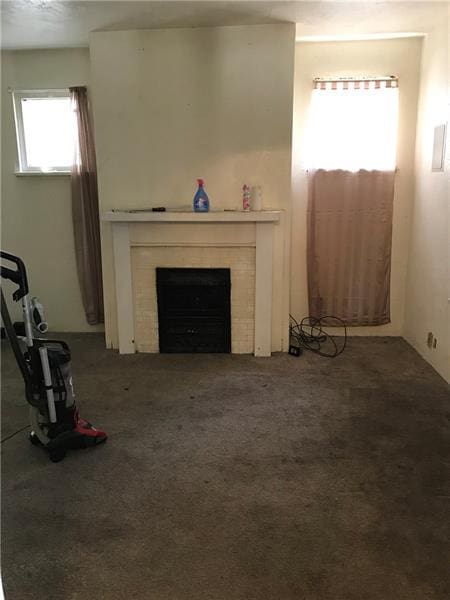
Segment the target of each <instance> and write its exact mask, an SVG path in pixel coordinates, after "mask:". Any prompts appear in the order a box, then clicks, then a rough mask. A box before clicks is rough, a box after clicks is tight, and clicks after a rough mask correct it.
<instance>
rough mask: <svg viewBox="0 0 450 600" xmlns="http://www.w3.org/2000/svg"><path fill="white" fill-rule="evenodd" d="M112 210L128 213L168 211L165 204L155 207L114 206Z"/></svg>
mask: <svg viewBox="0 0 450 600" xmlns="http://www.w3.org/2000/svg"><path fill="white" fill-rule="evenodd" d="M112 212H126V213H145V212H166V208H165V206H154V207H153V208H128V209H127V208H113V209H112Z"/></svg>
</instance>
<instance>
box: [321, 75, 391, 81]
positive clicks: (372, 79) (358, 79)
mask: <svg viewBox="0 0 450 600" xmlns="http://www.w3.org/2000/svg"><path fill="white" fill-rule="evenodd" d="M314 81H398V77H396V76H395V75H383V76H381V77H314Z"/></svg>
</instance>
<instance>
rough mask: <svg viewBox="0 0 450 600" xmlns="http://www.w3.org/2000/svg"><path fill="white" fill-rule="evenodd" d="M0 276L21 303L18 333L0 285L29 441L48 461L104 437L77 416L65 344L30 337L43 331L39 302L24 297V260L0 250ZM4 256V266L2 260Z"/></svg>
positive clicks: (94, 443) (42, 314)
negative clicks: (21, 383) (44, 452)
mask: <svg viewBox="0 0 450 600" xmlns="http://www.w3.org/2000/svg"><path fill="white" fill-rule="evenodd" d="M0 259H1V260H2V264H1V273H0V274H1V277H2V278H3V279H9V280H10V281H12V282H13V283H14V284H15V285H17V286H18V287H17V289H16V290H15V291H14V292H13V294H12V297H13V300H14V301H15V302H19V300H20V301H21V303H22V311H23V326H24V331H22V332H20V333H23V334H24V335H18V333H17V331H16V329H17V328H16V327H15V326H14V325H13V323H12V322H11V317H10V315H9V312H8V306H7V304H6V301H5V298H4V295H3V290H2V292H1V315H2V320H3V326H4V328H5V331H6V335H7V337H8V340H9V342H10V344H11V347H12V350H13V352H14V356H15V358H16V361H17V364H18V367H19V369H20V371H21V373H22V377H23V380H24V383H25V396H26V399H27V401H28V402H29V404H30V422H31V427H32V431H31V433H30V435H29V439H30V442H31V443H32V444H33V445H36V446H42V447H44V448H45V449H46V450H47V451H48V453H49V457H50V460H51V461H52V462H59V461H60V460H62V459H63V458H64V457H65V455H66V452H67V450H71V449H76V448H87V447H90V446H96V445H98V444H101V443H102V442H105V441H106V439H107V435H106V433H105V432H104V431H100V430H99V429H95V427H93V426H92V425H91V424H90V423H88V421H85V420H84V419H82V418H81V417H80V415H79V413H78V409H77V407H76V405H75V399H74V393H73V386H72V374H71V367H70V360H71V357H70V350H69V346H68V345H67V344H66V343H65V342H62V341H59V340H51V339H46V338H42V337H34V336H33V330H34V331H35V332H37V333H38V334H44V333H46V332H47V329H48V325H47V323H46V322H45V318H44V312H43V308H42V305H41V304H40V303H39V301H38V300H37V298H30V296H29V290H28V280H27V272H26V269H25V265H24V263H23V262H22V260H21V259H20V258H19V257H17V256H14V255H13V254H8V253H7V252H2V251H0ZM3 261H7V264H8V266H4V265H3Z"/></svg>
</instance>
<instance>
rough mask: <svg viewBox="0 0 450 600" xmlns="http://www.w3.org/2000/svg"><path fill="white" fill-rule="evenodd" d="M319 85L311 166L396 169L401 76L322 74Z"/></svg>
mask: <svg viewBox="0 0 450 600" xmlns="http://www.w3.org/2000/svg"><path fill="white" fill-rule="evenodd" d="M314 88H315V89H314V90H313V92H312V99H311V105H310V114H309V120H308V126H307V141H306V165H307V167H308V168H314V169H319V168H320V169H327V170H331V169H344V170H347V171H357V170H359V169H367V170H373V169H377V170H381V171H383V170H386V171H389V170H393V169H395V166H396V153H397V125H398V87H397V79H395V78H391V77H388V78H377V79H370V80H369V79H360V80H350V79H346V80H319V79H316V80H315V81H314Z"/></svg>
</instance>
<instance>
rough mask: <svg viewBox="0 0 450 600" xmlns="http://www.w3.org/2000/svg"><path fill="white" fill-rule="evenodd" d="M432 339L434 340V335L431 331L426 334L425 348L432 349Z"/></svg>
mask: <svg viewBox="0 0 450 600" xmlns="http://www.w3.org/2000/svg"><path fill="white" fill-rule="evenodd" d="M433 339H434V335H433V332H432V331H429V332H428V336H427V346H428V348H432V347H433Z"/></svg>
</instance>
